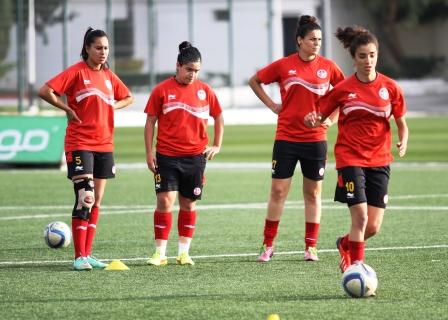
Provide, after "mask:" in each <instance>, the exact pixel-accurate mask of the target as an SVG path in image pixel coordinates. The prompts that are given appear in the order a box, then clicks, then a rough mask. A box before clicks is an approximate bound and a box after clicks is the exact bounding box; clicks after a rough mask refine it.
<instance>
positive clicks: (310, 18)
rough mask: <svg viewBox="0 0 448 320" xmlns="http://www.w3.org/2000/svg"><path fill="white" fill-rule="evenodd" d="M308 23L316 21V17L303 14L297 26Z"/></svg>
mask: <svg viewBox="0 0 448 320" xmlns="http://www.w3.org/2000/svg"><path fill="white" fill-rule="evenodd" d="M308 23H317V18H316V17H313V16H308V15H304V16H301V17H300V19H299V26H303V25H305V24H308Z"/></svg>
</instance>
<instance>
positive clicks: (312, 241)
mask: <svg viewBox="0 0 448 320" xmlns="http://www.w3.org/2000/svg"><path fill="white" fill-rule="evenodd" d="M319 226H320V224H319V223H313V222H306V223H305V250H307V249H308V247H316V245H317V238H318V237H319Z"/></svg>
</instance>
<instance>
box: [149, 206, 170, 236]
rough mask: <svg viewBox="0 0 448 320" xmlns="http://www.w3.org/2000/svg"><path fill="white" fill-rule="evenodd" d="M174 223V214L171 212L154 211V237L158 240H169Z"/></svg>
mask: <svg viewBox="0 0 448 320" xmlns="http://www.w3.org/2000/svg"><path fill="white" fill-rule="evenodd" d="M172 224H173V216H172V214H171V212H158V211H157V210H156V211H154V238H155V239H156V240H157V239H160V240H168V237H169V235H170V231H171V226H172Z"/></svg>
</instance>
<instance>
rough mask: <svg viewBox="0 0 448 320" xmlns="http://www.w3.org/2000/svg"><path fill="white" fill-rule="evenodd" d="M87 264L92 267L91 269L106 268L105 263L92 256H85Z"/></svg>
mask: <svg viewBox="0 0 448 320" xmlns="http://www.w3.org/2000/svg"><path fill="white" fill-rule="evenodd" d="M87 262H88V263H89V264H90V265H91V266H92V268H93V269H104V268H106V267H107V264H106V263H103V262H101V261H99V260H97V259H96V258H95V257H93V256H87Z"/></svg>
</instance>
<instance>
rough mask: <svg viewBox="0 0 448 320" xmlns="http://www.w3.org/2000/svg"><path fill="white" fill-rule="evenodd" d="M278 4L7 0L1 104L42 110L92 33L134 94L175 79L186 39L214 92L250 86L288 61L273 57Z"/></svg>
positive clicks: (1, 33) (263, 0)
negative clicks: (264, 70) (100, 35)
mask: <svg viewBox="0 0 448 320" xmlns="http://www.w3.org/2000/svg"><path fill="white" fill-rule="evenodd" d="M279 2H280V1H279V0H160V1H156V0H114V1H112V0H1V1H0V12H1V13H0V102H1V103H2V104H3V105H4V104H5V103H6V104H8V103H9V104H11V105H18V106H19V111H24V110H26V109H27V108H28V107H29V106H30V105H33V104H35V103H38V102H39V103H40V101H39V100H38V99H35V92H36V89H38V88H39V87H40V86H41V85H42V84H43V83H45V81H47V80H48V79H50V78H51V77H53V76H54V75H56V74H57V73H59V72H60V71H62V70H63V69H64V68H66V67H67V66H69V65H71V64H73V63H75V62H77V61H79V59H80V52H81V47H82V39H83V36H84V33H85V31H86V30H87V28H88V27H89V26H92V27H93V28H95V29H102V30H104V31H106V33H107V34H108V36H109V40H110V44H111V46H110V55H109V65H110V66H111V68H112V69H113V70H114V71H115V72H116V73H117V74H118V75H119V76H120V77H121V78H122V79H123V80H124V81H125V83H126V84H127V85H129V86H130V87H131V88H132V89H133V90H135V91H139V90H144V91H146V92H149V89H150V88H151V87H152V86H153V85H154V84H155V83H157V82H159V81H160V80H161V79H164V78H166V77H167V76H169V75H171V74H172V73H173V72H174V70H175V63H176V56H177V50H178V44H179V43H180V42H182V41H183V40H189V41H190V42H192V43H193V45H195V46H197V47H198V48H199V49H200V50H201V52H202V55H203V66H202V71H201V78H202V79H203V80H205V81H207V82H209V83H210V84H211V85H213V86H215V87H220V86H226V87H230V88H232V87H234V86H239V85H242V84H245V83H246V82H247V80H248V78H249V77H250V76H251V75H252V74H253V72H255V70H256V69H257V68H259V67H260V66H263V65H265V64H267V63H268V62H270V61H272V60H273V57H274V55H275V56H280V55H281V54H282V52H277V53H275V52H274V51H275V50H276V49H275V48H280V47H281V41H282V39H276V37H275V35H274V34H281V32H278V30H277V31H275V30H274V28H281V26H274V25H273V22H272V21H273V19H272V15H273V14H274V6H275V5H276V3H279ZM298 2H300V1H298ZM302 2H306V3H318V2H319V1H309V0H307V1H302ZM308 6H309V5H308ZM279 43H280V45H278V44H279ZM5 101H6V102H5Z"/></svg>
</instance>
